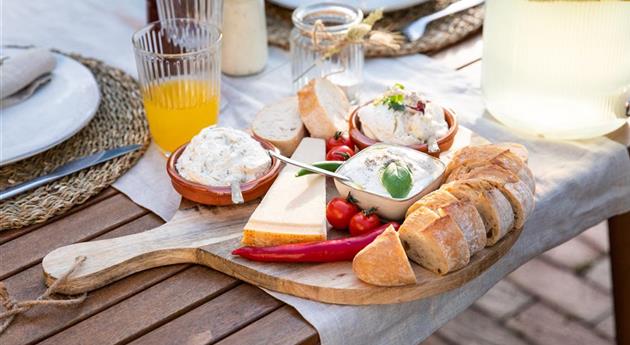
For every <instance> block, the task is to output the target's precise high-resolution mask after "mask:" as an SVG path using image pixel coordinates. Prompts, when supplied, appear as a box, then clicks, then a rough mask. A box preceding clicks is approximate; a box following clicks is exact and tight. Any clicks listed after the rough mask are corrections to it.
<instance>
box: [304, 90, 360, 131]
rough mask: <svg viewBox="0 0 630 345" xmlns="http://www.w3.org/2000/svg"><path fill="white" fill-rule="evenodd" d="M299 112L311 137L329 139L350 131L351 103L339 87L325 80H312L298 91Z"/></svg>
mask: <svg viewBox="0 0 630 345" xmlns="http://www.w3.org/2000/svg"><path fill="white" fill-rule="evenodd" d="M298 100H299V111H300V117H301V118H302V122H304V126H306V129H308V131H309V133H310V134H311V137H315V138H322V139H327V138H330V137H332V136H333V135H335V132H337V131H345V132H347V131H348V115H349V111H350V103H349V102H348V98H347V97H346V94H345V93H344V92H343V90H341V89H340V88H339V87H338V86H337V85H335V84H333V83H332V82H330V81H329V80H328V79H325V78H318V79H313V80H311V81H310V82H309V83H308V84H307V85H306V86H304V87H303V88H302V89H301V90H300V91H298Z"/></svg>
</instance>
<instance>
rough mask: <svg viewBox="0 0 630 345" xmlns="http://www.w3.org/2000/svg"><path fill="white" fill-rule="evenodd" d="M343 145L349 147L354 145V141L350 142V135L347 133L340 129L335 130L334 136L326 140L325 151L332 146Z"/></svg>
mask: <svg viewBox="0 0 630 345" xmlns="http://www.w3.org/2000/svg"><path fill="white" fill-rule="evenodd" d="M343 145H345V146H348V147H350V148H352V147H354V143H353V142H352V140H350V137H349V136H348V134H346V133H344V132H342V131H337V132H335V135H334V136H332V137H330V138H328V140H326V152H328V151H330V150H332V148H333V147H337V146H343Z"/></svg>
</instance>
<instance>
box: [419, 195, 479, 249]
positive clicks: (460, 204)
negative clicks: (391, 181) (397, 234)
mask: <svg viewBox="0 0 630 345" xmlns="http://www.w3.org/2000/svg"><path fill="white" fill-rule="evenodd" d="M420 207H427V208H430V209H431V210H433V211H434V212H436V213H438V214H439V215H440V216H446V215H450V216H451V217H452V218H453V220H454V221H455V223H457V225H458V226H459V228H460V230H461V231H462V233H463V235H464V238H465V239H466V242H467V243H468V248H469V250H470V254H471V255H472V254H474V253H476V252H478V251H480V250H482V249H483V248H484V247H485V246H486V228H485V226H484V223H483V220H482V219H481V216H480V215H479V212H478V211H477V209H476V208H475V207H474V206H473V204H472V203H470V202H468V201H460V200H458V199H457V198H456V197H455V196H454V195H452V194H451V193H449V192H448V191H446V190H445V189H442V188H440V189H438V190H435V191H433V192H431V193H429V194H427V195H425V196H424V197H423V198H422V199H420V200H418V201H416V202H415V203H414V204H413V205H412V206H411V207H409V209H408V210H407V214H411V213H413V212H414V211H415V210H417V209H418V208H420Z"/></svg>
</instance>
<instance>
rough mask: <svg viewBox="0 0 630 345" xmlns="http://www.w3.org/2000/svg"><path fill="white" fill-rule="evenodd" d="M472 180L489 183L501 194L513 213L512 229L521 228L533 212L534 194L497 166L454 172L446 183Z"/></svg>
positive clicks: (522, 183) (509, 173)
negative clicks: (478, 179)
mask: <svg viewBox="0 0 630 345" xmlns="http://www.w3.org/2000/svg"><path fill="white" fill-rule="evenodd" d="M456 170H457V169H456ZM474 178H480V179H483V180H485V181H487V182H489V183H490V184H491V185H492V186H493V187H495V188H498V189H499V190H500V191H501V193H503V195H504V196H505V197H506V198H507V200H508V201H509V202H510V205H511V206H512V211H513V212H514V227H515V228H516V229H520V228H522V227H523V225H524V224H525V221H526V220H527V218H528V217H529V215H530V214H531V213H532V211H533V210H534V194H533V193H532V191H531V190H530V189H529V187H528V186H527V185H526V184H525V183H524V182H523V181H521V180H520V179H519V178H518V177H517V176H516V175H514V174H513V173H512V172H510V171H508V170H506V169H504V168H502V167H500V166H497V165H485V166H480V167H477V168H473V169H471V170H470V171H460V172H457V171H454V172H453V173H451V175H449V177H448V178H447V180H446V182H452V181H457V180H468V179H474Z"/></svg>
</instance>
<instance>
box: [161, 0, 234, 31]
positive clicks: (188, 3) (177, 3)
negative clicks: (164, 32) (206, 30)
mask: <svg viewBox="0 0 630 345" xmlns="http://www.w3.org/2000/svg"><path fill="white" fill-rule="evenodd" d="M155 1H156V6H157V13H158V17H159V19H160V20H165V19H176V18H190V19H197V20H200V21H205V22H209V23H210V24H214V25H216V26H217V27H218V28H219V29H221V28H222V24H223V0H155Z"/></svg>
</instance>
